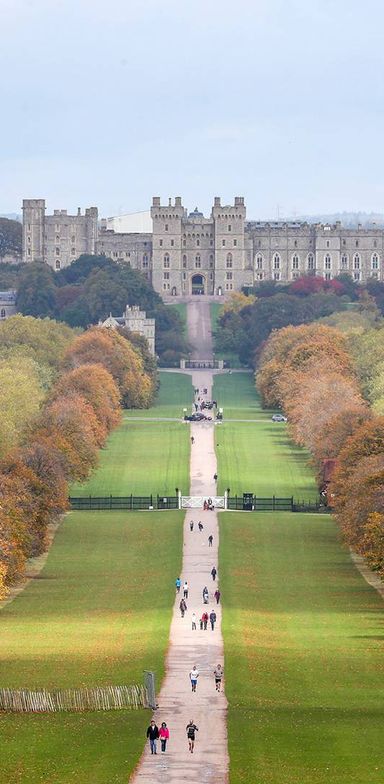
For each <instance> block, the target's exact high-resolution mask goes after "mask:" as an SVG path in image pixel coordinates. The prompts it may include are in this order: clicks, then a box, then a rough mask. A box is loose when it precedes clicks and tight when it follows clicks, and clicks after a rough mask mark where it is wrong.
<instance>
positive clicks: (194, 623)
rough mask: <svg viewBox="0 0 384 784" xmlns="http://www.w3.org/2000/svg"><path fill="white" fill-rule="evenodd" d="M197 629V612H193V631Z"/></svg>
mask: <svg viewBox="0 0 384 784" xmlns="http://www.w3.org/2000/svg"><path fill="white" fill-rule="evenodd" d="M194 630H195V631H196V613H192V631H194Z"/></svg>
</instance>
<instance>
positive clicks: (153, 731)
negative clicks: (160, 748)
mask: <svg viewBox="0 0 384 784" xmlns="http://www.w3.org/2000/svg"><path fill="white" fill-rule="evenodd" d="M158 737H159V728H158V726H157V724H156V723H155V722H154V721H153V719H152V721H151V723H150V725H149V727H148V729H147V738H149V745H150V748H151V754H156V753H157V752H156V741H157V739H158Z"/></svg>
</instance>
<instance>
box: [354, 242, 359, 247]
mask: <svg viewBox="0 0 384 784" xmlns="http://www.w3.org/2000/svg"><path fill="white" fill-rule="evenodd" d="M355 245H356V248H358V247H359V240H356V242H355Z"/></svg>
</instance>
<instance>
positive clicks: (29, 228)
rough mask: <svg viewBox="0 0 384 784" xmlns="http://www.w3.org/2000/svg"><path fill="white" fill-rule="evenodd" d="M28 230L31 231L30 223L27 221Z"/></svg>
mask: <svg viewBox="0 0 384 784" xmlns="http://www.w3.org/2000/svg"><path fill="white" fill-rule="evenodd" d="M28 231H31V224H30V223H28Z"/></svg>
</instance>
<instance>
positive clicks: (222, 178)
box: [0, 0, 384, 219]
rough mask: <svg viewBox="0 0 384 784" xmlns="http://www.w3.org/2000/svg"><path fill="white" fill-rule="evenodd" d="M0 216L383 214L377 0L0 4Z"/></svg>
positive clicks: (383, 54)
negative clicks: (171, 202) (37, 207)
mask: <svg viewBox="0 0 384 784" xmlns="http://www.w3.org/2000/svg"><path fill="white" fill-rule="evenodd" d="M0 12H1V13H0V17H1V18H0V28H1V46H0V69H1V80H0V84H1V87H0V93H1V96H0V97H1V103H0V106H1V122H0V212H1V213H10V212H19V211H20V206H21V201H22V199H23V197H24V198H32V197H41V198H46V200H47V206H48V211H49V212H50V211H51V210H53V209H54V208H68V209H69V210H70V211H73V210H74V209H75V208H76V207H77V206H80V205H81V206H82V207H85V206H91V205H96V206H98V207H99V210H100V214H101V215H103V216H108V215H114V214H119V213H123V212H134V211H136V210H145V209H148V207H149V206H150V202H151V198H152V195H159V196H161V198H162V201H163V202H165V200H166V199H167V198H168V196H175V195H180V196H182V199H183V204H184V205H185V206H187V207H189V208H191V209H193V208H194V207H195V206H196V205H197V206H199V207H200V209H203V210H204V212H205V213H207V214H208V213H209V212H210V208H211V205H212V201H213V197H214V196H215V195H221V196H222V199H223V201H224V203H229V202H230V201H232V199H233V197H234V196H235V195H239V196H241V195H243V196H245V199H246V205H247V213H248V216H249V217H250V218H255V219H257V218H266V217H271V218H276V216H277V214H278V213H279V214H280V216H284V215H293V214H303V213H306V214H308V213H315V212H332V211H338V210H365V211H371V210H374V211H380V212H384V155H383V146H384V128H383V125H384V123H383V111H384V101H383V90H384V86H383V85H384V79H383V75H384V68H383V60H384V47H383V39H382V30H383V22H384V6H383V4H382V2H380V0H366V2H364V3H362V2H361V0H359V2H357V1H356V0H254V1H253V2H252V1H251V0H237V1H236V2H229V1H228V0H194V1H193V0H191V2H188V3H187V2H185V0H184V2H183V0H107V1H106V0H53V1H52V0H0Z"/></svg>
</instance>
